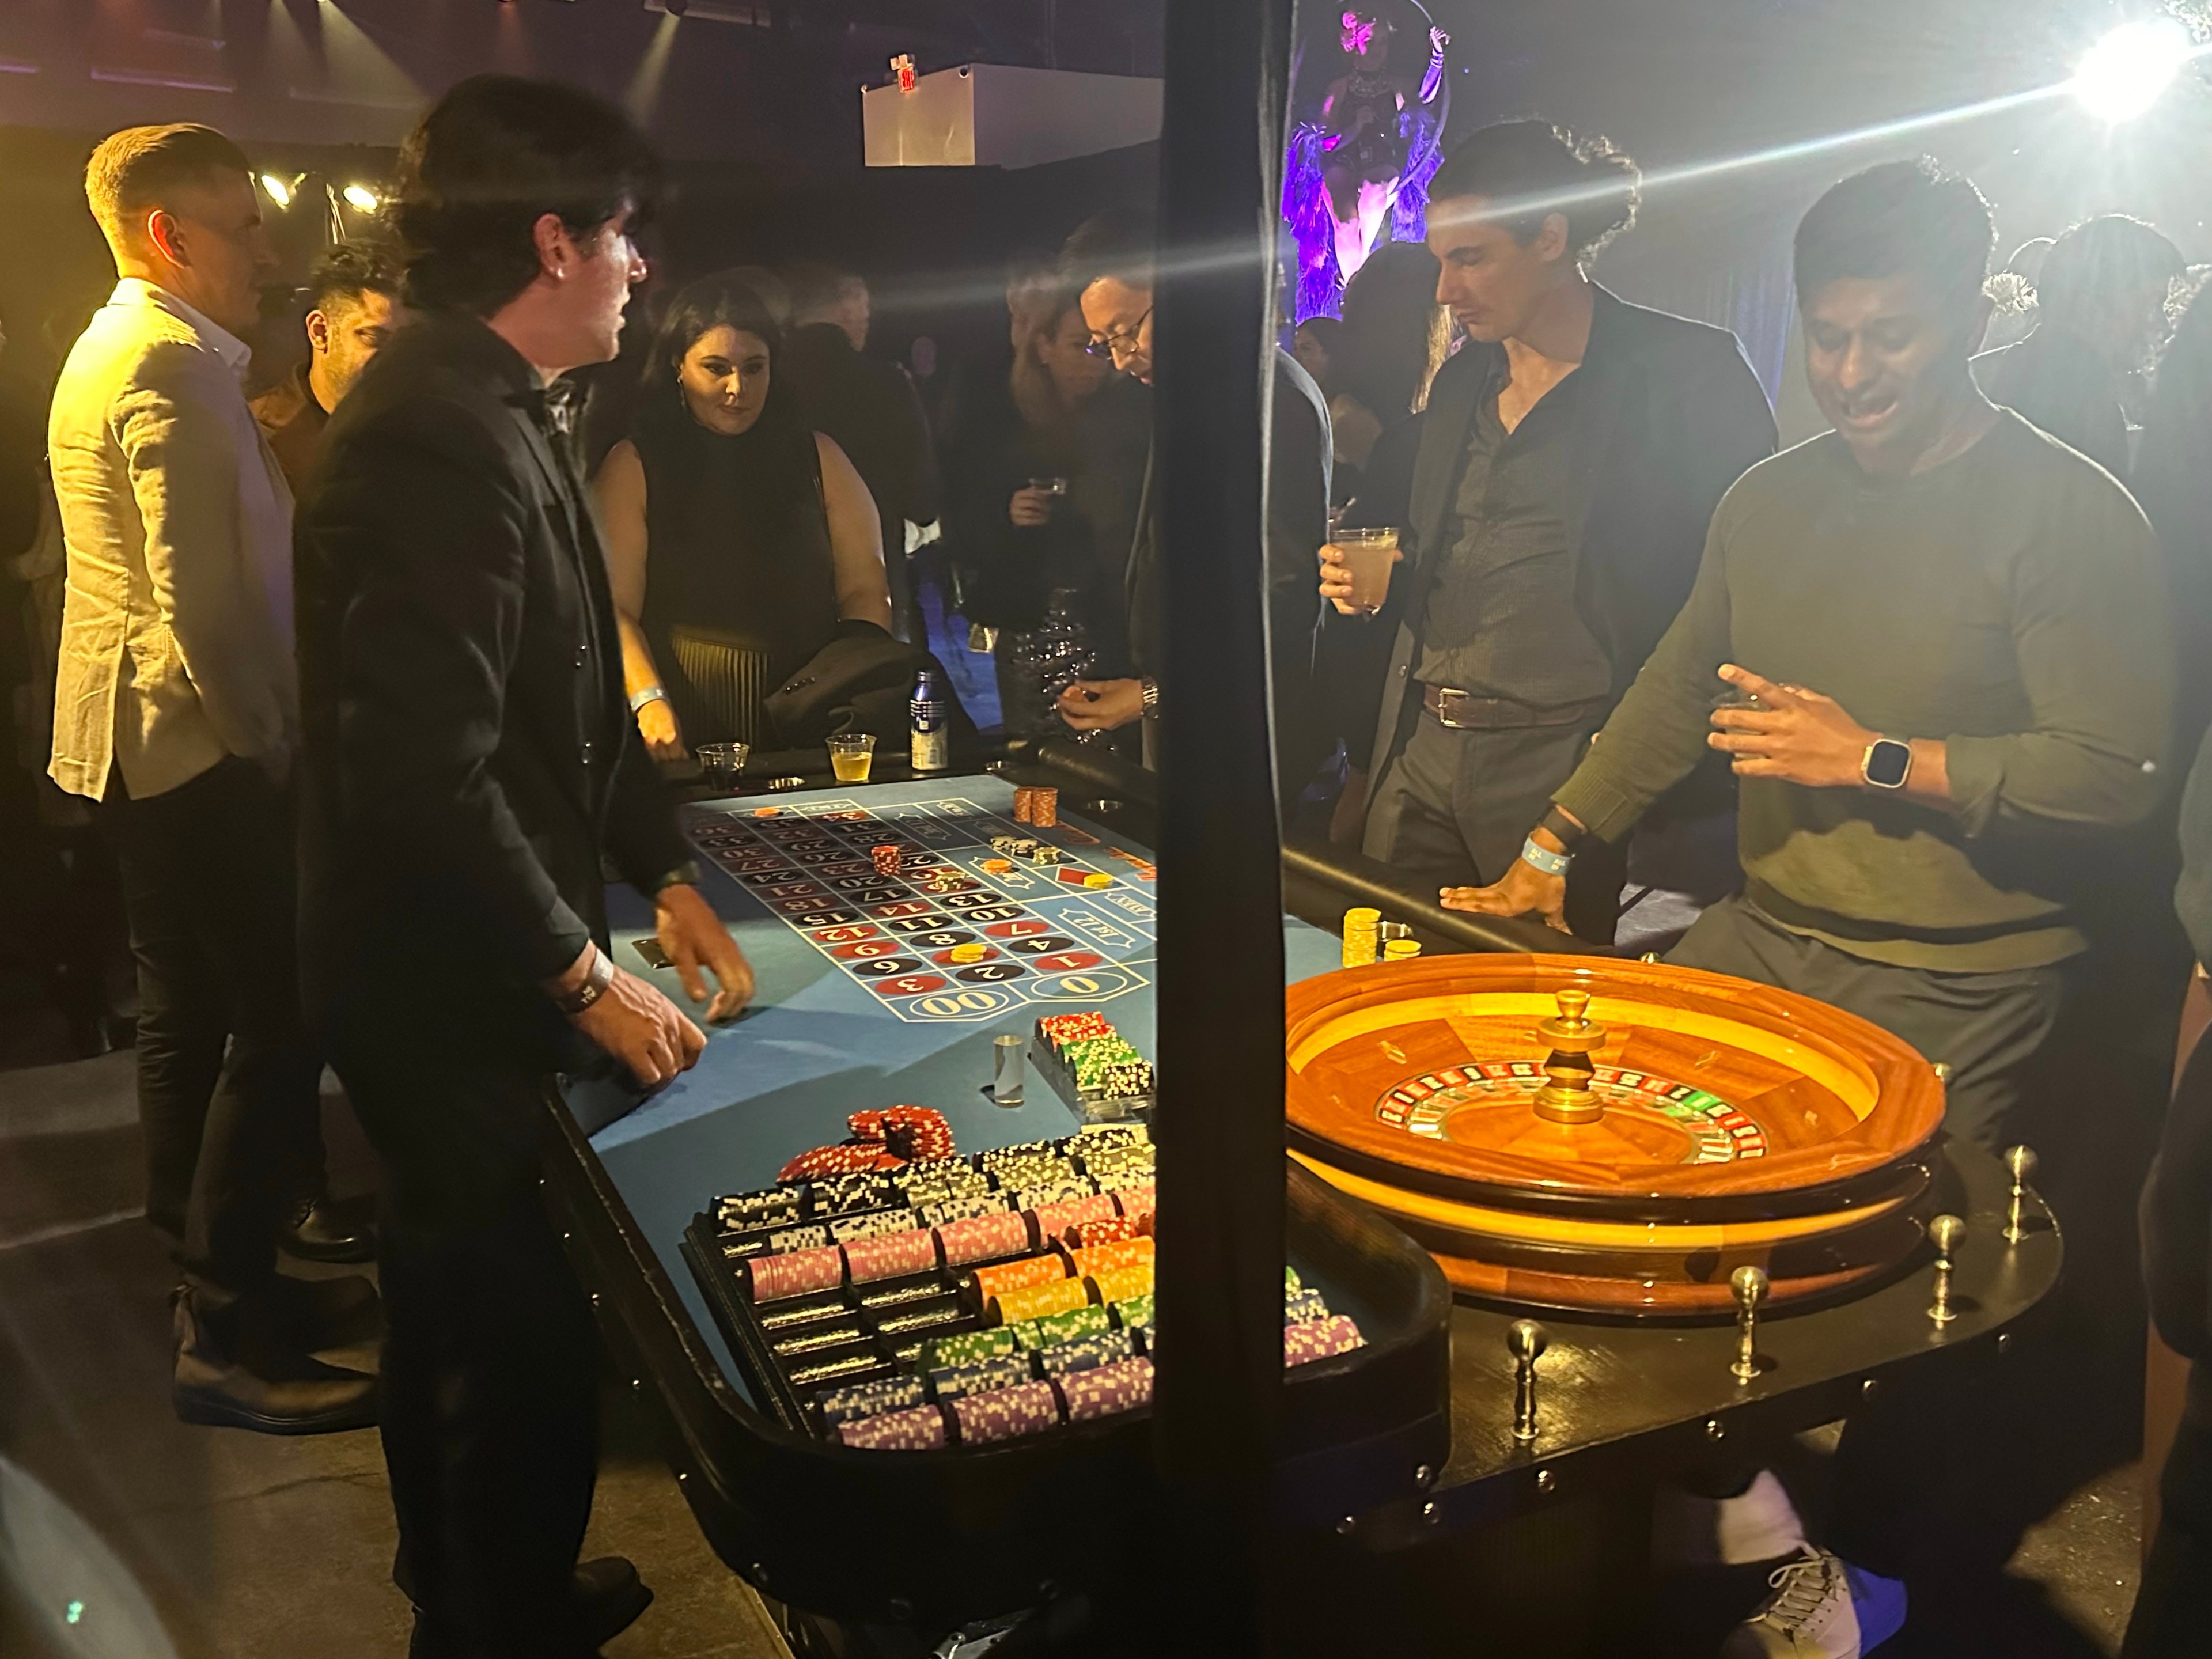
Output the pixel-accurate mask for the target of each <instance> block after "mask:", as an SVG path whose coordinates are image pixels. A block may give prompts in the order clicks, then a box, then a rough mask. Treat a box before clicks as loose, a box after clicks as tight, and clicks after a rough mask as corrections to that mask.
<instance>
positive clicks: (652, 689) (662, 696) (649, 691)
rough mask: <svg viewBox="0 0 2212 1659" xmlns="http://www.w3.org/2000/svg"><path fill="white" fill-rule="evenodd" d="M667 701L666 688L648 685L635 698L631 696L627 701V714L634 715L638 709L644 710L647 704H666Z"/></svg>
mask: <svg viewBox="0 0 2212 1659" xmlns="http://www.w3.org/2000/svg"><path fill="white" fill-rule="evenodd" d="M667 701H668V688H667V687H666V686H664V685H648V686H647V687H646V689H645V690H642V691H641V692H639V693H637V695H636V696H633V697H632V698H631V699H630V700H629V712H630V713H631V714H636V713H637V711H638V710H639V709H641V708H644V707H645V706H646V704H647V703H649V702H667Z"/></svg>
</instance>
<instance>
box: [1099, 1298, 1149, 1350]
mask: <svg viewBox="0 0 2212 1659" xmlns="http://www.w3.org/2000/svg"><path fill="white" fill-rule="evenodd" d="M1106 1313H1107V1316H1108V1317H1109V1319H1111V1320H1112V1321H1113V1322H1114V1327H1115V1329H1116V1330H1123V1331H1129V1332H1132V1333H1133V1334H1135V1335H1136V1336H1138V1338H1139V1340H1140V1346H1145V1347H1146V1348H1149V1347H1150V1346H1152V1343H1151V1333H1152V1295H1151V1293H1150V1292H1149V1291H1147V1292H1146V1294H1145V1295H1143V1296H1133V1297H1127V1299H1125V1300H1122V1301H1118V1302H1115V1303H1114V1304H1112V1305H1111V1306H1109V1308H1108V1309H1107V1310H1106Z"/></svg>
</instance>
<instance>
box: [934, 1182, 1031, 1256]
mask: <svg viewBox="0 0 2212 1659" xmlns="http://www.w3.org/2000/svg"><path fill="white" fill-rule="evenodd" d="M959 1201H961V1202H963V1203H980V1202H981V1201H982V1200H977V1199H967V1200H959ZM992 1201H993V1202H994V1203H1000V1204H1003V1202H1004V1200H1000V1199H996V1198H994V1200H992ZM937 1242H938V1246H939V1249H941V1250H942V1251H943V1252H944V1255H945V1266H946V1267H966V1266H967V1265H968V1264H969V1262H971V1261H995V1260H997V1259H998V1258H1000V1257H1001V1256H1009V1255H1021V1254H1022V1253H1023V1252H1024V1251H1026V1250H1027V1249H1029V1248H1030V1223H1029V1218H1028V1217H1027V1216H1025V1215H1024V1214H1023V1213H1022V1212H1020V1211H1019V1210H1012V1209H1004V1208H1001V1209H1000V1210H998V1211H996V1212H990V1213H987V1214H983V1215H972V1216H963V1217H961V1218H958V1219H957V1220H951V1221H942V1222H939V1223H938V1224H937Z"/></svg>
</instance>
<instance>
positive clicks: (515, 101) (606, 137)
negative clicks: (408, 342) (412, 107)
mask: <svg viewBox="0 0 2212 1659" xmlns="http://www.w3.org/2000/svg"><path fill="white" fill-rule="evenodd" d="M659 177H660V164H659V159H658V158H657V157H656V156H655V155H653V150H652V149H651V147H650V146H649V145H647V143H646V141H645V137H644V135H643V134H642V133H641V132H639V131H638V130H637V128H636V127H635V125H632V123H631V121H630V119H629V117H628V116H626V115H624V114H623V112H621V111H620V110H618V109H617V108H616V107H615V106H613V105H612V104H610V103H608V102H607V101H606V100H605V99H602V98H599V97H598V96H596V95H595V94H592V93H588V92H585V91H583V90H582V89H581V88H576V87H571V86H566V85H563V84H562V83H561V82H557V81H525V80H521V79H520V78H518V77H516V76H509V75H478V76H472V77H471V78H470V79H468V80H466V81H463V82H460V83H459V85H457V86H455V87H454V88H453V89H452V90H451V91H449V92H448V93H447V94H446V95H445V96H444V97H443V98H441V99H440V100H438V101H437V103H436V104H435V105H433V106H431V109H430V112H429V113H428V114H427V115H425V116H424V117H423V118H422V121H421V122H420V123H419V124H418V125H416V128H415V131H412V132H411V133H410V134H408V136H407V141H406V143H404V145H403V146H402V147H401V149H400V151H399V179H398V187H397V189H396V191H394V194H393V197H392V209H391V218H392V228H393V230H394V231H395V232H396V233H397V234H398V238H399V241H400V244H401V246H402V248H403V250H404V253H405V257H406V260H407V298H408V301H409V302H410V304H414V305H421V306H458V307H461V308H463V309H464V310H467V311H472V312H474V313H477V315H479V316H489V315H490V314H491V313H494V312H495V311H497V310H498V309H499V308H500V307H502V306H504V305H505V304H507V301H510V300H512V299H513V298H514V296H515V295H518V294H520V293H521V292H522V290H523V289H526V288H527V287H528V286H529V285H530V283H531V282H532V280H533V279H534V278H535V277H536V276H537V275H538V247H537V244H536V242H535V241H534V240H533V239H532V228H533V227H534V226H535V225H536V224H537V222H538V220H539V219H541V218H542V217H544V216H545V215H546V214H549V213H553V214H558V215H559V216H560V218H561V222H562V224H563V225H566V226H567V227H568V233H569V234H570V235H572V236H574V237H576V238H577V239H578V240H583V239H585V238H586V237H589V236H592V235H594V234H597V233H598V231H599V229H600V228H601V227H602V226H604V225H605V224H607V223H608V222H610V221H611V220H612V219H614V218H615V217H616V216H617V215H619V214H620V213H621V212H622V211H623V209H624V208H628V209H629V210H631V216H630V221H629V223H630V228H633V229H635V228H638V227H640V226H641V225H642V224H643V223H644V222H645V220H646V219H647V217H648V216H649V215H650V213H651V210H652V209H653V205H654V202H655V197H656V196H657V193H658V190H659Z"/></svg>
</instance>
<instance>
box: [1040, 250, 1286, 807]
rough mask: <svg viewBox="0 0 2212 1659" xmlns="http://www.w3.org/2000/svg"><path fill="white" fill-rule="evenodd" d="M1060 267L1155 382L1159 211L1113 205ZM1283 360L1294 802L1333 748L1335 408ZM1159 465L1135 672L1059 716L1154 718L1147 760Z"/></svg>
mask: <svg viewBox="0 0 2212 1659" xmlns="http://www.w3.org/2000/svg"><path fill="white" fill-rule="evenodd" d="M1060 259H1061V264H1062V267H1063V269H1064V270H1066V274H1067V276H1068V280H1069V282H1070V283H1071V284H1072V285H1073V286H1074V287H1075V289H1076V290H1077V292H1078V294H1079V304H1080V306H1081V307H1082V311H1083V320H1084V322H1085V324H1086V325H1088V326H1089V328H1090V330H1091V352H1092V354H1093V355H1094V356H1103V357H1109V358H1111V359H1112V361H1113V363H1114V367H1115V368H1117V369H1119V370H1120V371H1121V373H1123V374H1127V375H1129V376H1131V377H1132V378H1133V379H1135V380H1139V381H1141V382H1142V383H1143V384H1144V385H1146V386H1150V385H1152V299H1153V292H1154V289H1155V288H1156V286H1157V283H1158V237H1157V234H1156V232H1155V229H1154V227H1153V222H1152V215H1151V214H1150V213H1147V212H1143V211H1140V210H1127V209H1116V210H1109V211H1108V212H1105V213H1102V214H1100V215H1098V216H1097V217H1095V218H1093V219H1091V220H1089V221H1087V222H1085V223H1084V224H1083V225H1082V226H1080V227H1079V228H1078V229H1077V230H1076V232H1075V234H1073V236H1071V237H1069V238H1068V240H1067V246H1066V248H1065V249H1064V250H1063V251H1062V252H1061V256H1060ZM1274 357H1275V380H1274V410H1273V422H1272V430H1271V435H1270V444H1271V448H1270V452H1269V463H1268V474H1267V489H1268V501H1267V606H1268V636H1269V641H1270V647H1269V653H1268V657H1269V670H1268V671H1269V680H1270V685H1269V691H1270V696H1271V697H1272V700H1273V713H1274V732H1275V775H1276V779H1277V781H1278V783H1279V786H1280V787H1281V789H1282V791H1283V793H1284V796H1285V805H1287V803H1288V802H1289V801H1291V800H1295V799H1297V795H1298V793H1299V792H1300V791H1301V790H1302V789H1303V788H1304V786H1305V784H1306V782H1307V781H1308V780H1309V779H1310V778H1311V776H1312V775H1313V773H1314V770H1315V769H1316V767H1317V766H1318V765H1319V764H1320V762H1321V757H1322V750H1323V748H1324V746H1325V745H1324V742H1323V739H1322V731H1321V726H1322V722H1321V721H1320V720H1319V719H1318V718H1317V717H1316V711H1315V709H1314V708H1313V685H1312V680H1313V631H1314V627H1315V624H1316V623H1317V622H1318V621H1319V619H1320V605H1319V604H1318V601H1317V597H1316V593H1315V592H1314V587H1313V578H1312V575H1311V570H1312V566H1311V564H1310V560H1311V558H1312V551H1311V550H1312V549H1313V548H1314V547H1317V546H1319V545H1320V542H1319V541H1312V540H1309V539H1308V538H1311V537H1315V536H1318V537H1320V538H1322V540H1326V539H1327V538H1328V471H1329V429H1328V405H1327V404H1326V403H1325V402H1324V401H1323V399H1322V394H1321V388H1320V387H1319V386H1316V385H1315V384H1314V382H1313V377H1312V376H1310V375H1309V374H1307V373H1306V372H1305V370H1304V369H1303V368H1299V367H1298V365H1297V362H1296V361H1295V360H1293V359H1292V358H1291V356H1290V354H1289V353H1287V352H1285V351H1280V350H1278V351H1277V352H1276V353H1275V354H1274ZM1153 479H1154V471H1153V469H1152V467H1151V466H1150V465H1147V466H1146V473H1145V488H1144V495H1143V498H1142V501H1141V503H1140V505H1139V509H1138V513H1137V530H1136V536H1135V538H1134V541H1133V544H1132V546H1131V548H1130V550H1129V564H1128V571H1127V580H1126V592H1127V600H1128V612H1129V655H1130V658H1131V659H1132V661H1133V665H1134V666H1135V668H1136V672H1135V674H1133V675H1131V676H1127V677H1123V678H1113V679H1095V680H1078V681H1077V682H1076V683H1075V684H1073V685H1071V686H1069V687H1068V688H1067V689H1066V690H1065V691H1063V692H1062V693H1061V694H1060V718H1061V719H1062V720H1066V722H1067V724H1068V725H1070V726H1073V727H1074V728H1075V729H1076V730H1077V731H1079V732H1104V731H1113V730H1115V729H1117V728H1119V727H1122V726H1128V725H1129V724H1131V723H1132V722H1133V721H1136V720H1144V721H1145V722H1146V724H1145V733H1144V735H1145V758H1146V764H1147V765H1150V764H1152V757H1153V748H1154V745H1153V741H1152V732H1153V728H1152V720H1151V719H1150V717H1151V716H1152V714H1154V713H1155V712H1156V711H1157V710H1158V707H1159V702H1160V687H1159V682H1158V678H1157V675H1158V666H1159V663H1160V659H1161V655H1162V640H1161V635H1160V611H1159V607H1160V604H1161V588H1162V582H1163V580H1164V575H1163V573H1162V571H1161V569H1160V562H1159V560H1160V553H1159V535H1158V529H1159V526H1158V513H1159V504H1158V499H1157V497H1156V495H1155V494H1154V487H1153Z"/></svg>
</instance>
